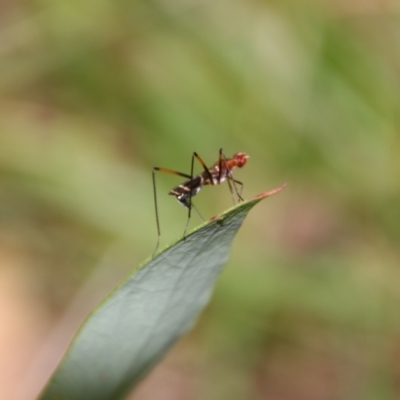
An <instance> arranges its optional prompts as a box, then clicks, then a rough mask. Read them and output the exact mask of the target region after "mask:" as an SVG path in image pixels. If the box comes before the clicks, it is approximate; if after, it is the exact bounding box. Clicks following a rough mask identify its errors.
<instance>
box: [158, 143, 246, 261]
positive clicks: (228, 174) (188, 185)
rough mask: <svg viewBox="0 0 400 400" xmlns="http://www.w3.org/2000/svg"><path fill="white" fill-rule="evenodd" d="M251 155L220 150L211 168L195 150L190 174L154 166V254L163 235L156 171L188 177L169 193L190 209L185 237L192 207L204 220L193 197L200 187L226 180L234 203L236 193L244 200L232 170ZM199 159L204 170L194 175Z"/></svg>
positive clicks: (241, 184)
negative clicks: (155, 233)
mask: <svg viewBox="0 0 400 400" xmlns="http://www.w3.org/2000/svg"><path fill="white" fill-rule="evenodd" d="M248 158H249V156H248V155H247V154H245V153H236V154H234V155H233V157H232V158H226V157H225V155H224V152H223V151H222V149H220V150H219V159H218V161H217V162H216V163H215V164H214V165H213V166H212V167H210V168H207V166H206V164H205V163H204V161H203V160H202V159H201V158H200V156H199V155H198V154H197V153H196V152H194V153H193V155H192V166H191V171H190V175H188V174H185V173H182V172H178V171H173V170H171V169H167V168H159V167H154V168H153V190H154V207H155V212H156V222H157V233H158V240H157V246H156V249H155V250H154V254H155V253H156V251H157V249H158V246H159V244H160V237H161V230H160V221H159V216H158V206H157V191H156V178H155V172H156V171H158V172H165V173H167V174H172V175H178V176H182V177H183V178H186V179H187V180H186V181H184V182H183V183H181V184H180V185H178V186H175V187H174V188H172V189H171V190H170V191H169V193H168V194H169V195H171V196H175V197H176V199H177V200H178V202H179V203H180V204H181V205H183V206H184V207H186V208H187V209H188V217H187V221H186V226H185V230H184V231H183V237H185V236H186V231H187V228H188V225H189V221H190V217H191V212H192V208H193V209H194V210H195V211H196V213H197V215H198V216H199V217H200V219H201V220H203V221H204V219H203V218H202V216H201V215H200V213H199V212H198V210H197V209H196V207H195V206H194V204H193V203H192V197H193V196H196V194H197V193H199V191H200V189H201V188H202V187H203V186H204V185H219V184H221V183H222V182H224V181H225V180H226V181H227V182H228V185H229V190H230V192H231V195H232V200H233V203H235V194H236V196H237V199H238V201H242V200H243V198H242V195H241V194H242V190H243V183H242V182H240V181H238V180H236V179H234V178H233V176H232V171H233V170H234V169H235V168H236V167H239V168H242V167H243V166H244V165H245V164H246V162H247V159H248ZM195 159H196V160H197V161H198V162H199V163H200V165H201V166H202V167H203V172H201V173H200V174H198V175H193V167H194V160H195ZM237 185H239V186H240V190H239V191H238V188H237Z"/></svg>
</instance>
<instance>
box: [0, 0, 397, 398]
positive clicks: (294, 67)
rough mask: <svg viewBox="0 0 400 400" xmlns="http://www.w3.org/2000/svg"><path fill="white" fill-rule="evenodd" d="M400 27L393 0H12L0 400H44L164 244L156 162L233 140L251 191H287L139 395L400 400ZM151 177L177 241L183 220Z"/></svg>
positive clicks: (214, 203)
mask: <svg viewBox="0 0 400 400" xmlns="http://www.w3.org/2000/svg"><path fill="white" fill-rule="evenodd" d="M399 17H400V6H399V3H398V2H396V1H394V0H393V1H390V0H380V1H378V0H370V1H367V0H351V1H348V2H344V1H339V0H337V1H331V2H326V1H325V2H324V1H316V0H309V1H306V0H299V1H291V0H281V1H274V0H270V1H243V0H234V1H230V2H228V1H216V2H211V1H202V0H188V1H182V0H172V1H164V0H158V1H156V0H154V1H151V0H150V1H142V0H132V1H111V0H98V1H90V0H80V1H76V0H75V1H74V0H68V1H67V0H58V1H45V0H37V1H31V2H22V1H16V2H2V3H1V5H0V71H1V74H0V93H1V98H0V204H1V205H0V218H1V223H0V316H1V323H0V346H1V348H2V357H1V360H0V373H1V376H2V377H3V378H2V380H3V383H2V384H1V388H0V397H1V398H2V399H14V398H15V399H32V398H34V397H35V395H36V394H37V392H38V390H40V388H41V387H42V385H43V384H44V382H45V381H46V379H47V378H48V376H49V374H50V373H51V371H52V368H54V365H55V363H56V362H57V361H58V360H59V358H60V357H61V354H62V353H63V351H64V349H65V347H66V345H67V343H68V340H69V338H70V336H71V335H72V334H73V332H74V331H75V330H76V329H77V327H78V326H79V324H80V323H81V321H82V319H83V318H84V317H85V316H86V315H87V314H88V313H89V312H90V310H91V308H92V307H94V305H95V304H96V302H97V301H99V300H100V299H101V298H102V297H103V296H105V295H106V294H107V292H108V291H109V290H110V289H111V288H112V287H113V285H114V284H115V283H117V282H118V281H119V280H120V279H121V278H122V277H123V276H124V275H125V274H126V273H128V271H130V270H131V269H132V268H133V267H134V266H136V265H138V264H139V263H140V262H142V261H143V259H145V258H146V257H148V256H149V255H150V254H151V253H152V251H153V249H154V246H155V243H156V238H157V235H156V226H155V217H154V207H153V193H152V182H151V168H152V167H153V166H160V167H166V168H171V169H175V170H179V171H182V172H189V171H190V159H191V154H192V152H193V151H197V152H198V153H199V154H200V155H201V156H202V158H203V159H204V160H205V161H206V163H207V164H209V165H211V164H212V163H214V162H215V161H216V160H217V158H218V150H219V148H220V147H222V148H224V151H225V153H226V154H227V156H231V155H232V154H233V153H235V152H238V151H242V152H246V153H247V154H249V155H250V156H251V158H250V159H249V162H248V164H247V165H246V166H245V168H243V169H242V170H237V171H236V172H235V176H236V178H237V179H239V180H241V181H243V182H244V183H245V186H244V191H243V195H244V197H246V198H249V197H252V196H254V195H256V194H257V193H260V192H262V191H265V190H268V189H272V188H273V187H277V186H279V185H281V184H282V183H283V182H286V181H287V182H288V187H287V188H286V189H285V191H284V192H282V193H280V194H279V195H277V196H274V197H272V198H271V199H268V200H266V201H264V202H262V203H261V204H260V205H259V206H257V207H256V208H255V209H254V210H253V211H252V212H251V214H250V215H249V217H248V219H247V220H246V222H245V224H244V226H243V228H242V229H241V231H240V232H239V234H238V237H237V238H236V240H235V243H234V247H233V249H232V254H231V259H230V261H229V263H228V265H227V268H226V269H225V271H224V273H223V274H222V276H221V277H220V279H219V281H218V284H217V287H216V292H215V295H214V297H213V300H212V302H211V304H210V306H209V307H208V308H207V310H206V311H205V313H203V315H202V316H201V318H200V320H199V322H198V324H197V325H196V327H195V328H194V329H193V330H192V331H191V332H190V333H189V335H187V336H186V337H185V338H183V339H182V340H181V341H180V342H179V343H178V344H177V345H176V346H175V347H174V349H173V350H172V351H171V352H170V354H169V355H168V356H167V357H166V359H165V360H163V362H162V363H161V364H160V365H159V366H158V367H157V368H156V370H154V371H153V372H152V373H151V374H150V375H149V376H148V377H147V378H146V380H145V381H144V382H143V383H142V384H141V386H140V387H139V389H138V390H137V392H136V393H134V394H132V396H131V397H130V399H132V400H138V399H140V400H147V399H152V400H158V399H163V400H168V399H174V400H180V399H182V400H183V399H195V400H196V399H197V400H203V399H207V400H214V399H215V400H219V399H221V400H224V399H229V400H236V399H238V400H239V399H251V400H253V399H254V400H259V399H268V400H270V399H272V400H289V399H307V400H314V399H315V400H325V399H327V400H328V399H329V400H330V399H332V400H334V399H352V400H354V399H362V400H365V399H399V398H400V317H399V305H400V299H399V297H400V295H399V293H400V271H399V268H400V248H399V241H400V229H399V222H400V157H399V153H400V136H399V129H400V95H399V93H400V20H399ZM200 170H201V169H200V168H198V171H200ZM157 179H158V181H157V184H158V194H159V211H160V217H161V229H162V234H163V236H162V246H165V245H166V244H167V243H169V242H170V241H171V240H173V239H175V238H177V237H179V236H180V235H181V234H182V231H183V228H184V225H185V222H186V211H185V210H184V208H182V207H181V206H179V205H178V204H177V203H176V201H175V199H174V198H173V197H171V196H167V193H168V191H169V189H170V188H171V187H172V186H174V185H175V184H177V183H180V180H179V179H177V178H176V177H174V176H169V175H163V174H159V175H158V176H157ZM231 203H232V202H231V197H230V194H229V190H228V188H227V187H226V186H225V185H223V186H222V187H213V188H211V187H206V188H204V189H203V190H202V191H201V193H200V194H199V196H197V197H196V198H195V204H196V205H197V207H198V208H199V209H200V211H201V212H202V214H204V215H205V216H207V217H211V216H213V215H216V214H218V213H220V212H222V211H223V210H224V209H226V208H228V207H230V206H231V205H232V204H231ZM197 224H198V221H197V220H196V216H194V217H193V220H192V222H191V227H194V226H196V225H197ZM71 304H74V306H73V307H72V311H71ZM68 310H69V311H68ZM74 310H75V311H74ZM66 315H68V316H69V317H68V318H66V317H65V316H66ZM60 321H63V322H62V324H63V325H62V327H63V328H62V329H60V328H57V327H59V326H60V323H61V322H60ZM57 329H58V330H57ZM49 337H52V338H53V339H52V340H50V339H49ZM132 340H134V338H133V339H132ZM49 342H52V343H55V344H56V345H55V346H53V347H52V348H51V349H50V350H48V349H47V350H46V345H47V344H48V343H49ZM46 351H47V353H46ZM44 353H46V354H47V356H46V357H48V358H46V357H44V358H46V359H47V360H48V362H47V363H45V366H43V365H44V364H43V363H42V364H41V366H40V367H35V365H37V364H35V363H37V362H38V359H41V358H43V354H44Z"/></svg>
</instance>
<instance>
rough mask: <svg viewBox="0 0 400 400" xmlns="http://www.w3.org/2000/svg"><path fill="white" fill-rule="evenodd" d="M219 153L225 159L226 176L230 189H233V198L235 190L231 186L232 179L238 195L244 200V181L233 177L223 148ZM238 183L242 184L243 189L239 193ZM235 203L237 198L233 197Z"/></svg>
mask: <svg viewBox="0 0 400 400" xmlns="http://www.w3.org/2000/svg"><path fill="white" fill-rule="evenodd" d="M219 154H220V157H222V158H223V160H224V161H225V167H226V171H227V174H226V177H227V178H228V179H227V181H228V184H229V190H230V191H231V194H232V199H233V191H232V186H231V184H230V181H232V183H233V187H234V189H235V192H236V195H237V197H238V199H239V201H243V198H242V196H241V194H242V190H243V183H242V182H239V181H237V180H236V179H234V178H233V176H232V172H231V170H230V169H229V166H228V162H227V160H226V157H225V154H224V152H223V151H222V149H220V150H219ZM236 183H238V184H241V185H242V190H241V191H240V194H239V192H238V190H237V187H236ZM233 203H234V204H235V200H234V199H233Z"/></svg>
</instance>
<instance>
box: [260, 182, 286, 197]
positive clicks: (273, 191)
mask: <svg viewBox="0 0 400 400" xmlns="http://www.w3.org/2000/svg"><path fill="white" fill-rule="evenodd" d="M286 186H287V182H285V183H284V184H283V185H282V186H279V187H277V188H275V189H272V190H267V191H265V192H262V193H260V194H258V195H257V196H256V197H255V198H256V199H264V198H266V197H269V196H272V195H273V194H277V193H279V192H281V191H282V190H283V189H285V187H286Z"/></svg>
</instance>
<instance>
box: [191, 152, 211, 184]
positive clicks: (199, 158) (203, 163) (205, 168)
mask: <svg viewBox="0 0 400 400" xmlns="http://www.w3.org/2000/svg"><path fill="white" fill-rule="evenodd" d="M193 155H194V156H195V157H196V159H197V161H198V162H199V163H200V164H201V166H202V167H203V169H204V171H205V172H206V174H207V176H208V179H209V180H210V182H211V185H214V180H213V178H212V175H211V172H210V170H209V169H208V168H207V165H206V164H205V162H204V161H203V160H202V159H201V157H200V156H199V155H198V154H197V153H196V152H194V153H193ZM192 167H193V157H192Z"/></svg>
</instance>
